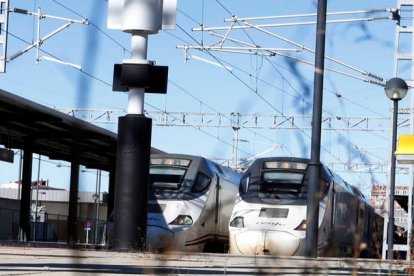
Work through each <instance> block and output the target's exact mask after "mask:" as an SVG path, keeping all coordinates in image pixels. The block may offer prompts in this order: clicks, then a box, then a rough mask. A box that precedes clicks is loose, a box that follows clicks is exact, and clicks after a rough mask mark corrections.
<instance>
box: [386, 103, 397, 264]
mask: <svg viewBox="0 0 414 276" xmlns="http://www.w3.org/2000/svg"><path fill="white" fill-rule="evenodd" d="M393 102H394V110H393V112H392V135H391V139H392V141H391V172H390V198H389V210H388V228H387V240H388V241H387V243H388V250H387V259H388V260H392V259H393V256H394V252H393V250H394V220H395V219H394V193H395V159H396V158H395V150H396V147H397V117H398V114H397V112H398V100H393Z"/></svg>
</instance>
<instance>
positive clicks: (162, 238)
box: [147, 226, 174, 251]
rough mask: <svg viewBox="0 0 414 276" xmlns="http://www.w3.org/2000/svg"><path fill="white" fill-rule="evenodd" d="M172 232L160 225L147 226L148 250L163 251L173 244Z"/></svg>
mask: <svg viewBox="0 0 414 276" xmlns="http://www.w3.org/2000/svg"><path fill="white" fill-rule="evenodd" d="M173 240H174V233H173V232H172V231H171V230H169V229H166V228H164V227H160V226H148V227H147V245H148V247H149V248H148V249H149V250H157V251H164V250H168V249H169V248H171V246H173V245H174V242H173Z"/></svg>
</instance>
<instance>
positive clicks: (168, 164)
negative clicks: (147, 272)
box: [147, 154, 241, 252]
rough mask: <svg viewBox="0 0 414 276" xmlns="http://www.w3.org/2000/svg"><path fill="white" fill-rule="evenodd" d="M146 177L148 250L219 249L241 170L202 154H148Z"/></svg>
mask: <svg viewBox="0 0 414 276" xmlns="http://www.w3.org/2000/svg"><path fill="white" fill-rule="evenodd" d="M149 178H150V193H149V194H150V198H149V204H148V226H147V247H148V249H149V250H154V251H158V252H159V251H161V252H162V251H198V252H202V251H214V252H224V248H225V247H228V239H229V232H228V230H229V229H228V224H229V219H230V215H231V211H232V209H233V206H234V201H235V198H236V195H237V192H238V185H239V181H240V178H241V174H239V173H236V172H234V171H233V170H231V169H229V168H227V167H224V166H221V165H219V164H217V163H215V162H212V161H211V160H208V159H205V158H203V157H198V156H191V155H182V154H153V155H151V163H150V177H149Z"/></svg>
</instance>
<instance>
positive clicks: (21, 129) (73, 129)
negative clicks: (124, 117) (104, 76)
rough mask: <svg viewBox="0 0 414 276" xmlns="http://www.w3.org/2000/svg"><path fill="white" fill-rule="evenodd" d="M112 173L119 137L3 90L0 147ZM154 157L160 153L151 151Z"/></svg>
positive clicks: (0, 113) (0, 104)
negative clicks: (73, 161)
mask: <svg viewBox="0 0 414 276" xmlns="http://www.w3.org/2000/svg"><path fill="white" fill-rule="evenodd" d="M26 143H29V144H30V146H31V147H32V149H33V152H34V153H37V154H40V155H44V156H48V157H49V158H50V159H56V160H64V161H68V162H71V161H72V160H73V158H74V152H75V151H76V152H77V156H78V157H77V158H78V160H79V164H81V165H84V166H86V167H88V168H93V169H101V170H105V171H109V170H111V169H114V168H115V162H116V150H117V134H116V133H114V132H111V131H108V130H106V129H103V128H100V127H98V126H95V125H93V124H90V123H88V122H85V121H83V120H80V119H77V118H74V117H72V116H70V115H67V114H64V113H62V112H59V111H56V110H54V109H52V108H49V107H46V106H43V105H40V104H37V103H35V102H32V101H29V100H27V99H24V98H22V97H19V96H16V95H14V94H12V93H9V92H6V91H4V90H1V89H0V145H3V146H4V147H5V148H9V149H24V147H25V145H26ZM151 152H152V153H159V152H161V151H159V150H157V149H155V148H151Z"/></svg>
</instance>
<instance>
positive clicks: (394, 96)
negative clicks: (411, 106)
mask: <svg viewBox="0 0 414 276" xmlns="http://www.w3.org/2000/svg"><path fill="white" fill-rule="evenodd" d="M384 90H385V94H386V95H387V97H388V98H390V99H391V100H393V101H399V100H401V99H403V98H404V97H405V95H407V91H408V85H407V83H406V82H405V81H404V80H403V79H400V78H392V79H389V80H388V81H387V82H386V83H385V87H384Z"/></svg>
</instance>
